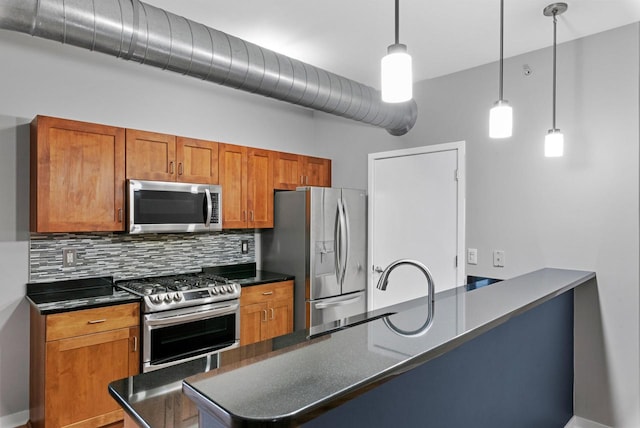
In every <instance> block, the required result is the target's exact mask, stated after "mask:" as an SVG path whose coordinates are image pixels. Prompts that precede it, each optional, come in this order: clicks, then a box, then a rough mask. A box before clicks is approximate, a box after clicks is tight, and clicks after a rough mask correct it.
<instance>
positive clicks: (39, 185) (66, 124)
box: [30, 116, 125, 233]
mask: <svg viewBox="0 0 640 428" xmlns="http://www.w3.org/2000/svg"><path fill="white" fill-rule="evenodd" d="M30 174H31V184H30V188H31V189H30V193H31V196H30V198H31V219H30V220H31V231H32V232H38V233H51V232H96V231H122V230H124V227H125V225H124V221H123V220H124V218H123V216H124V213H123V210H124V187H125V186H124V184H125V131H124V129H123V128H116V127H112V126H106V125H99V124H93V123H86V122H79V121H74V120H66V119H59V118H53V117H47V116H37V117H36V118H35V119H34V120H33V121H32V123H31V172H30Z"/></svg>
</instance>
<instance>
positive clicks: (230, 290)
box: [225, 285, 233, 293]
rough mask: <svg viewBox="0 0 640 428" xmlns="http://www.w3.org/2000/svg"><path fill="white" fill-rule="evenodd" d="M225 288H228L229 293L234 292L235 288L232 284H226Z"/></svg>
mask: <svg viewBox="0 0 640 428" xmlns="http://www.w3.org/2000/svg"><path fill="white" fill-rule="evenodd" d="M225 288H226V289H227V293H233V288H231V286H230V285H227V286H225Z"/></svg>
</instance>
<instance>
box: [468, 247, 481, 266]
mask: <svg viewBox="0 0 640 428" xmlns="http://www.w3.org/2000/svg"><path fill="white" fill-rule="evenodd" d="M467 263H468V264H470V265H477V264H478V249H477V248H467Z"/></svg>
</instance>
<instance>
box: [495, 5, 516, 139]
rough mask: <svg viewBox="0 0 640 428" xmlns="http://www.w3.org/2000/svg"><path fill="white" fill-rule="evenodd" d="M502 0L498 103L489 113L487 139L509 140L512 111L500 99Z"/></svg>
mask: <svg viewBox="0 0 640 428" xmlns="http://www.w3.org/2000/svg"><path fill="white" fill-rule="evenodd" d="M503 46H504V0H500V75H499V79H498V88H499V94H498V101H496V102H495V104H494V106H493V108H492V109H491V111H490V112H489V137H490V138H509V137H511V134H512V130H513V109H512V108H511V106H510V105H509V102H508V101H507V100H504V99H503V98H502V87H503V78H502V75H503V69H504V49H503Z"/></svg>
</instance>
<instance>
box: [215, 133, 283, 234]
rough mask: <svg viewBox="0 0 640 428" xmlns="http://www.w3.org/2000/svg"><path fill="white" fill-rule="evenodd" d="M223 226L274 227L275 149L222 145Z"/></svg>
mask: <svg viewBox="0 0 640 428" xmlns="http://www.w3.org/2000/svg"><path fill="white" fill-rule="evenodd" d="M219 172H220V184H221V185H222V227H223V228H225V229H242V228H267V227H273V152H271V151H269V150H261V149H254V148H250V147H244V146H236V145H233V144H223V143H220V144H219Z"/></svg>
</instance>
